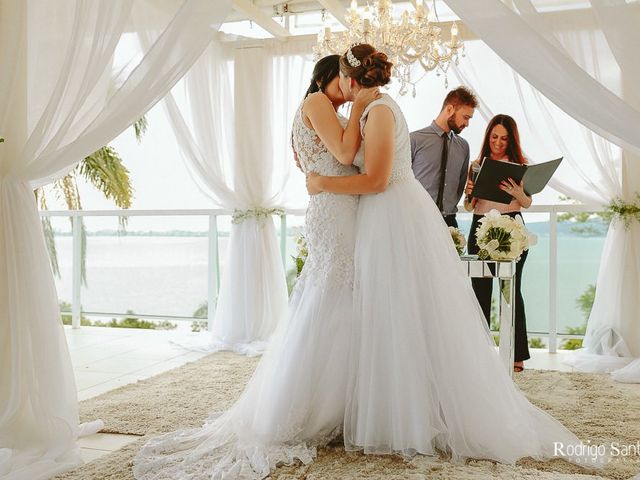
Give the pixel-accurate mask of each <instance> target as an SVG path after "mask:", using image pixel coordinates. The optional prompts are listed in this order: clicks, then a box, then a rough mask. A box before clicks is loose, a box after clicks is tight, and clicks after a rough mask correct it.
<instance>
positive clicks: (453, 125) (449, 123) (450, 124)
mask: <svg viewBox="0 0 640 480" xmlns="http://www.w3.org/2000/svg"><path fill="white" fill-rule="evenodd" d="M447 126H448V127H449V129H450V130H451V131H452V132H453V133H455V134H456V135H458V134H460V132H461V131H462V129H463V128H464V127H461V126H460V125H457V124H456V122H455V120H454V119H453V117H449V118H448V119H447Z"/></svg>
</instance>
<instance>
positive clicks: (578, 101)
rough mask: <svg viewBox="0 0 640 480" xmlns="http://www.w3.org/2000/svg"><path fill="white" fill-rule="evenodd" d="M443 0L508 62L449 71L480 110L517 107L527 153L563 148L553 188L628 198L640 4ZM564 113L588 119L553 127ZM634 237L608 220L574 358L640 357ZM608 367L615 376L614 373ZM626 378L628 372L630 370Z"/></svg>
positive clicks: (612, 362)
mask: <svg viewBox="0 0 640 480" xmlns="http://www.w3.org/2000/svg"><path fill="white" fill-rule="evenodd" d="M447 3H448V4H449V6H450V7H451V8H452V9H453V10H454V11H455V12H456V13H457V14H458V15H459V16H460V17H461V19H462V20H463V21H464V22H465V24H466V25H467V26H468V27H469V28H470V29H471V30H473V31H474V32H475V33H476V34H477V35H478V36H479V37H480V38H482V40H483V41H484V42H485V43H486V44H487V45H488V46H490V47H491V48H492V50H494V51H495V52H496V54H497V55H499V56H500V57H501V58H502V59H503V60H504V61H505V62H507V63H508V64H509V66H510V68H509V67H506V66H505V65H504V64H503V63H502V62H501V61H499V60H498V59H493V60H491V61H492V62H493V67H494V69H492V68H491V66H489V65H486V64H483V65H475V67H474V66H469V64H471V62H463V64H462V65H461V66H460V68H459V69H458V70H457V73H458V74H459V78H460V79H461V81H462V82H464V83H467V84H469V85H471V86H472V87H474V88H476V89H477V90H478V93H479V94H480V97H481V99H482V100H483V107H484V108H481V111H483V110H484V111H483V113H484V114H485V116H487V117H490V116H491V114H492V113H494V112H495V113H503V112H504V113H513V112H514V110H515V111H516V112H519V113H520V115H518V114H517V113H516V114H515V115H514V116H515V117H516V118H520V119H523V120H525V122H524V126H525V128H524V130H525V132H526V133H525V135H523V138H526V137H527V136H528V135H531V137H532V138H535V139H536V141H535V142H534V143H533V144H532V143H531V142H529V143H528V144H529V145H533V148H532V150H534V152H533V153H531V154H530V156H531V157H532V158H533V160H534V161H535V160H538V161H540V160H545V159H549V158H550V157H549V152H554V153H559V154H561V155H564V156H565V164H564V165H563V167H562V169H561V170H560V171H559V172H558V174H557V175H556V177H555V178H554V180H553V182H552V184H551V186H552V187H553V188H554V189H556V190H557V191H559V192H561V193H564V194H567V195H569V196H571V197H573V198H576V199H578V200H581V201H584V202H589V203H594V202H595V203H599V204H603V205H606V204H608V203H609V202H610V201H611V200H612V199H614V198H622V199H623V200H625V201H633V200H634V196H635V194H636V192H638V191H640V175H638V173H640V169H639V168H638V163H640V158H638V146H639V145H640V136H638V134H637V132H638V131H640V102H638V90H637V85H638V66H637V61H634V60H633V59H632V58H631V57H632V56H633V53H632V52H634V51H637V49H638V48H640V42H639V40H640V35H639V34H638V32H637V25H638V24H639V22H640V5H638V4H633V3H625V2H624V0H593V1H592V2H591V5H590V8H585V9H581V10H577V11H572V12H571V13H570V14H564V15H562V14H552V13H540V12H538V11H537V10H536V9H535V7H534V5H533V4H532V3H531V2H530V1H529V0H514V1H513V2H510V3H512V5H511V6H512V7H513V8H509V7H507V6H506V5H505V4H504V3H503V2H501V1H500V0H490V1H487V2H473V3H472V2H461V1H460V0H447ZM469 58H470V59H473V53H472V52H470V54H469ZM511 69H513V71H510V70H511ZM488 72H491V73H490V74H489V73H488ZM516 72H517V73H516ZM496 78H499V79H507V80H508V82H505V83H504V86H503V89H504V90H503V91H500V92H496V90H495V85H493V86H492V83H493V84H495V82H496ZM512 79H513V82H511V80H512ZM502 85H503V84H502V83H501V86H502ZM512 90H513V91H512ZM487 92H489V93H487ZM545 97H546V98H545ZM507 99H509V100H513V99H518V100H519V101H518V102H516V103H515V104H513V103H512V104H506V103H505V100H507ZM552 102H553V103H552ZM566 115H569V116H571V117H573V118H574V119H575V120H577V121H578V122H580V123H581V124H582V125H584V127H588V128H584V127H581V126H579V125H577V124H574V125H572V127H571V129H566V128H565V129H559V128H558V127H557V124H558V123H559V122H558V119H561V118H562V117H563V116H566ZM563 125H567V123H566V122H563ZM521 126H522V123H521ZM633 132H636V133H635V134H634V133H633ZM537 152H540V154H541V156H539V155H538V153H537ZM544 152H546V153H544ZM639 246H640V225H637V224H633V225H632V226H631V228H630V229H629V230H625V228H624V227H623V225H622V224H621V223H618V222H613V223H612V224H611V226H610V228H609V231H608V233H607V238H606V240H605V245H604V248H603V252H602V257H601V262H600V270H599V274H598V280H597V293H596V298H595V302H594V306H593V309H592V312H591V315H590V318H589V321H588V325H587V334H586V337H585V341H584V346H585V349H584V351H582V352H581V353H580V355H577V356H576V358H575V359H574V361H573V364H574V365H575V366H576V367H578V368H581V369H583V370H588V371H612V370H615V369H618V368H620V367H622V366H624V365H626V364H628V363H629V362H630V361H631V360H632V358H633V357H638V356H640V314H639V313H638V312H639V311H640V302H639V299H638V295H637V292H638V291H639V290H640V260H639V255H640V251H639ZM614 376H617V378H619V379H622V376H621V375H619V372H618V373H616V374H615V375H614ZM624 378H625V380H626V381H632V380H631V378H632V376H631V375H629V370H628V369H627V370H626V373H625V374H624ZM635 381H640V372H637V377H636V380H635Z"/></svg>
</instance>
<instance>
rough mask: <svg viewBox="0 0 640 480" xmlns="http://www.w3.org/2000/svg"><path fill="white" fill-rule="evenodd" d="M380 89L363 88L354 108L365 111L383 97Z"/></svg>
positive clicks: (354, 103) (358, 94)
mask: <svg viewBox="0 0 640 480" xmlns="http://www.w3.org/2000/svg"><path fill="white" fill-rule="evenodd" d="M381 96H382V95H381V94H380V87H371V88H361V89H360V90H359V91H358V93H357V94H356V98H355V99H354V100H353V106H354V107H358V108H362V109H364V108H365V107H366V106H367V105H369V104H370V103H371V102H373V101H374V100H377V99H379V98H380V97H381Z"/></svg>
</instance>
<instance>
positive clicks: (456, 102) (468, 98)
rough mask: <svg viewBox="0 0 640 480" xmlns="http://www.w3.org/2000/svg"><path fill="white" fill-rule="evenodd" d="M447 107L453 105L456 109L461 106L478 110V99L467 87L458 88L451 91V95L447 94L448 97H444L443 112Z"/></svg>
mask: <svg viewBox="0 0 640 480" xmlns="http://www.w3.org/2000/svg"><path fill="white" fill-rule="evenodd" d="M447 105H453V106H454V107H456V108H457V107H459V106H461V105H466V106H468V107H471V108H477V107H478V99H477V98H476V96H475V95H474V94H473V92H472V91H471V90H469V89H468V88H467V87H458V88H456V89H453V90H451V91H450V92H449V93H447V96H446V97H444V102H442V110H444V107H446V106H447Z"/></svg>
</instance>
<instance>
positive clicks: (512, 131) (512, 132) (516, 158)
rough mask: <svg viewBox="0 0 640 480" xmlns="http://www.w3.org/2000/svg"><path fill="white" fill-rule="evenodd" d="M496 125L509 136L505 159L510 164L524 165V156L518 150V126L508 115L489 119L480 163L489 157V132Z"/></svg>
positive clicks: (519, 149)
mask: <svg viewBox="0 0 640 480" xmlns="http://www.w3.org/2000/svg"><path fill="white" fill-rule="evenodd" d="M496 125H502V126H503V127H504V128H505V130H506V131H507V135H508V136H509V143H508V145H507V152H506V153H507V157H508V158H509V161H510V162H513V163H519V164H520V165H524V163H525V162H524V155H522V150H521V148H520V134H519V133H518V125H517V124H516V121H515V120H514V119H513V118H511V117H510V116H509V115H504V114H499V115H496V116H495V117H493V118H492V119H491V121H490V122H489V125H487V131H486V132H485V133H484V140H483V141H482V149H481V150H480V162H482V161H483V159H484V158H485V157H489V156H491V147H490V145H489V137H490V136H491V131H492V130H493V128H494V127H495V126H496Z"/></svg>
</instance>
